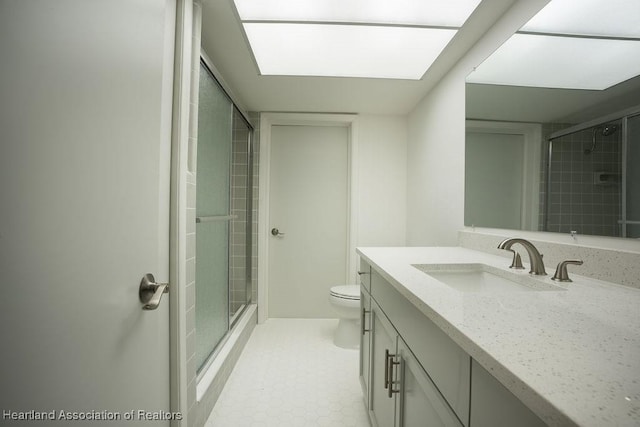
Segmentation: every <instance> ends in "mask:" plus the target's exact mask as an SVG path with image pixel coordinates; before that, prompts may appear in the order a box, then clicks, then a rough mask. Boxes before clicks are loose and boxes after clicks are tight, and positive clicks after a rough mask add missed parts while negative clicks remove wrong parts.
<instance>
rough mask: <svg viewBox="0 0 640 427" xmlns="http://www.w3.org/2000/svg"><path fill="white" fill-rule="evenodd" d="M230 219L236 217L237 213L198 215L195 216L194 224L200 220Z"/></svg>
mask: <svg viewBox="0 0 640 427" xmlns="http://www.w3.org/2000/svg"><path fill="white" fill-rule="evenodd" d="M232 219H238V215H211V216H199V217H196V224H199V223H201V222H213V221H230V220H232Z"/></svg>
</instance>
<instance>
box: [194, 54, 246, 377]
mask: <svg viewBox="0 0 640 427" xmlns="http://www.w3.org/2000/svg"><path fill="white" fill-rule="evenodd" d="M252 133H253V129H252V127H251V125H250V124H249V122H248V121H247V120H246V119H245V117H244V116H243V115H242V114H241V113H240V111H239V110H238V109H237V108H236V107H235V105H234V104H233V102H232V100H231V99H230V98H229V97H228V96H227V94H226V93H225V91H224V90H223V88H222V87H221V86H220V84H219V83H218V82H217V80H216V79H215V77H214V76H213V74H212V73H211V71H210V70H209V69H208V67H207V66H206V64H204V62H201V64H200V87H199V102H198V139H197V162H196V165H197V166H196V219H195V221H196V255H195V258H196V301H195V311H196V325H195V329H196V367H197V370H198V372H199V373H200V372H201V371H203V370H204V369H205V368H206V366H207V365H208V361H210V360H211V359H213V357H214V356H215V352H216V349H217V348H219V346H220V345H221V344H222V343H223V342H224V340H225V338H226V336H227V333H228V332H229V330H230V329H231V328H232V327H233V324H234V321H235V319H236V318H237V317H238V316H239V314H240V313H241V312H242V310H243V308H244V307H246V306H247V304H249V303H250V302H251V238H252V233H251V225H252V218H251V216H252V214H251V212H252V198H253V197H252V185H251V183H252V180H253V177H252V173H253V167H252V164H253V149H252Z"/></svg>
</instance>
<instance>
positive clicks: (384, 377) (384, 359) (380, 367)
mask: <svg viewBox="0 0 640 427" xmlns="http://www.w3.org/2000/svg"><path fill="white" fill-rule="evenodd" d="M396 337H397V334H396V331H395V329H393V326H391V323H390V322H389V321H388V320H387V318H386V316H385V315H384V313H383V312H382V310H381V309H380V307H379V306H378V304H376V303H375V302H374V301H373V300H372V301H371V365H370V366H371V373H370V378H369V381H370V383H369V387H370V388H369V393H370V396H371V397H370V400H369V404H370V406H369V416H370V418H371V421H372V423H373V425H374V426H377V427H388V426H393V425H395V401H396V394H397V393H393V390H396V389H397V386H398V384H397V383H395V382H393V381H395V379H393V378H391V379H392V383H391V384H390V383H389V382H388V379H389V377H390V376H389V367H390V366H389V357H391V355H395V353H396ZM395 371H397V369H395ZM390 387H391V389H392V392H391V393H389V388H390ZM389 394H391V397H390V396H389Z"/></svg>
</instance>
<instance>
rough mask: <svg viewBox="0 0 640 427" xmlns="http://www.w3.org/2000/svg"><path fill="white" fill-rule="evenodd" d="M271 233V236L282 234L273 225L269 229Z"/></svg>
mask: <svg viewBox="0 0 640 427" xmlns="http://www.w3.org/2000/svg"><path fill="white" fill-rule="evenodd" d="M271 234H272V235H273V236H284V233H281V232H280V230H278V229H277V228H275V227H274V228H272V229H271Z"/></svg>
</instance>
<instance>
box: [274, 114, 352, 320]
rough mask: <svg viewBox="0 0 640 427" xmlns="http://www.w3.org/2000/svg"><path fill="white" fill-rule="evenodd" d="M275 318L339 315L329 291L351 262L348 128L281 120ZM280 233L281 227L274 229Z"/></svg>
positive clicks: (277, 130)
mask: <svg viewBox="0 0 640 427" xmlns="http://www.w3.org/2000/svg"><path fill="white" fill-rule="evenodd" d="M271 129H272V131H271V163H270V178H269V180H270V181H269V182H270V187H269V229H270V230H271V229H278V230H279V232H280V233H284V234H283V235H282V234H281V235H275V236H274V235H273V234H270V235H269V236H270V237H269V293H268V298H269V300H268V304H269V317H302V318H330V317H336V315H335V313H334V312H333V310H332V309H331V307H330V305H329V302H328V297H329V289H330V288H331V287H332V286H335V285H339V284H344V280H345V277H346V268H347V267H346V265H347V238H348V236H347V224H348V214H347V212H348V211H347V206H348V203H347V201H348V141H349V140H348V128H347V127H338V126H273V127H272V128H271ZM274 233H275V232H274Z"/></svg>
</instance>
